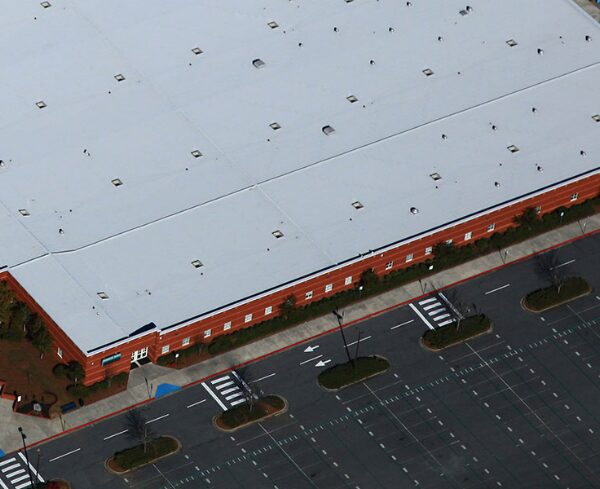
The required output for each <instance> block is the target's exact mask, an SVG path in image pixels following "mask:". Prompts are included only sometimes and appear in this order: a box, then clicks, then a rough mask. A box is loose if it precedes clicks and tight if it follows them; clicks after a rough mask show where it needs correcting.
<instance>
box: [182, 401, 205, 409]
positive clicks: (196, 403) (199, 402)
mask: <svg viewBox="0 0 600 489" xmlns="http://www.w3.org/2000/svg"><path fill="white" fill-rule="evenodd" d="M205 401H206V399H202V400H201V401H197V402H194V403H192V404H190V405H189V406H186V407H187V408H188V409H189V408H191V407H194V406H197V405H198V404H202V403H203V402H205Z"/></svg>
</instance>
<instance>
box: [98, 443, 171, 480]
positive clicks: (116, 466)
mask: <svg viewBox="0 0 600 489" xmlns="http://www.w3.org/2000/svg"><path fill="white" fill-rule="evenodd" d="M180 447H181V445H180V444H179V441H177V440H176V439H175V438H173V437H171V436H160V437H158V438H153V439H151V440H148V441H147V443H145V444H144V443H140V444H139V445H136V446H134V447H131V448H126V449H125V450H122V451H120V452H117V453H115V454H114V455H113V456H112V457H110V458H109V459H108V460H107V461H106V466H107V467H108V469H109V470H110V471H112V472H114V473H117V474H124V473H125V472H129V471H131V470H135V469H138V468H140V467H142V466H144V465H148V464H150V463H153V462H154V461H156V460H158V459H159V458H163V457H166V456H167V455H171V454H173V453H175V452H177V451H178V450H179V448H180Z"/></svg>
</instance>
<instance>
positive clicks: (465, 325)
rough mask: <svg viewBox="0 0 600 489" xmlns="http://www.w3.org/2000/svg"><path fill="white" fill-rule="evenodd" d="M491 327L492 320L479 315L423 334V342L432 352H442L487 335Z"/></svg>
mask: <svg viewBox="0 0 600 489" xmlns="http://www.w3.org/2000/svg"><path fill="white" fill-rule="evenodd" d="M491 327H492V322H491V321H490V319H489V318H488V317H487V316H486V315H485V314H478V315H476V316H469V317H466V318H464V319H463V320H462V321H460V323H459V322H458V321H455V322H453V323H451V324H448V325H446V326H442V327H440V328H435V329H429V330H427V331H426V332H425V333H424V334H423V337H422V341H423V345H425V346H426V347H427V348H430V349H431V350H441V349H442V348H446V347H448V346H452V345H455V344H457V343H462V342H463V341H467V340H469V339H471V338H473V337H474V336H477V335H480V334H482V333H485V332H486V331H489V330H490V328H491Z"/></svg>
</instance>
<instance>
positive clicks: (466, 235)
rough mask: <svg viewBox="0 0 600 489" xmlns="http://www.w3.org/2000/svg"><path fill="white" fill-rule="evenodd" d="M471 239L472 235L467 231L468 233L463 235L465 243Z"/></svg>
mask: <svg viewBox="0 0 600 489" xmlns="http://www.w3.org/2000/svg"><path fill="white" fill-rule="evenodd" d="M472 237H473V233H472V232H471V231H469V232H468V233H465V241H469V240H470V239H471V238H472Z"/></svg>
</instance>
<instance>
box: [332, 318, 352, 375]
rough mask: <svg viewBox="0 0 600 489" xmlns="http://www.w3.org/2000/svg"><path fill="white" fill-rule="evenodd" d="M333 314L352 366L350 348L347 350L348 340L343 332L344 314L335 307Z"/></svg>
mask: <svg viewBox="0 0 600 489" xmlns="http://www.w3.org/2000/svg"><path fill="white" fill-rule="evenodd" d="M333 315H334V316H335V318H336V319H337V322H338V326H339V328H340V334H341V335H342V341H343V342H344V348H345V349H346V356H347V357H348V361H349V362H350V363H351V364H352V366H353V367H354V360H352V356H351V355H350V350H348V342H347V341H346V335H345V334H344V328H343V324H344V316H343V315H342V314H340V313H339V312H338V310H337V309H334V310H333Z"/></svg>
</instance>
